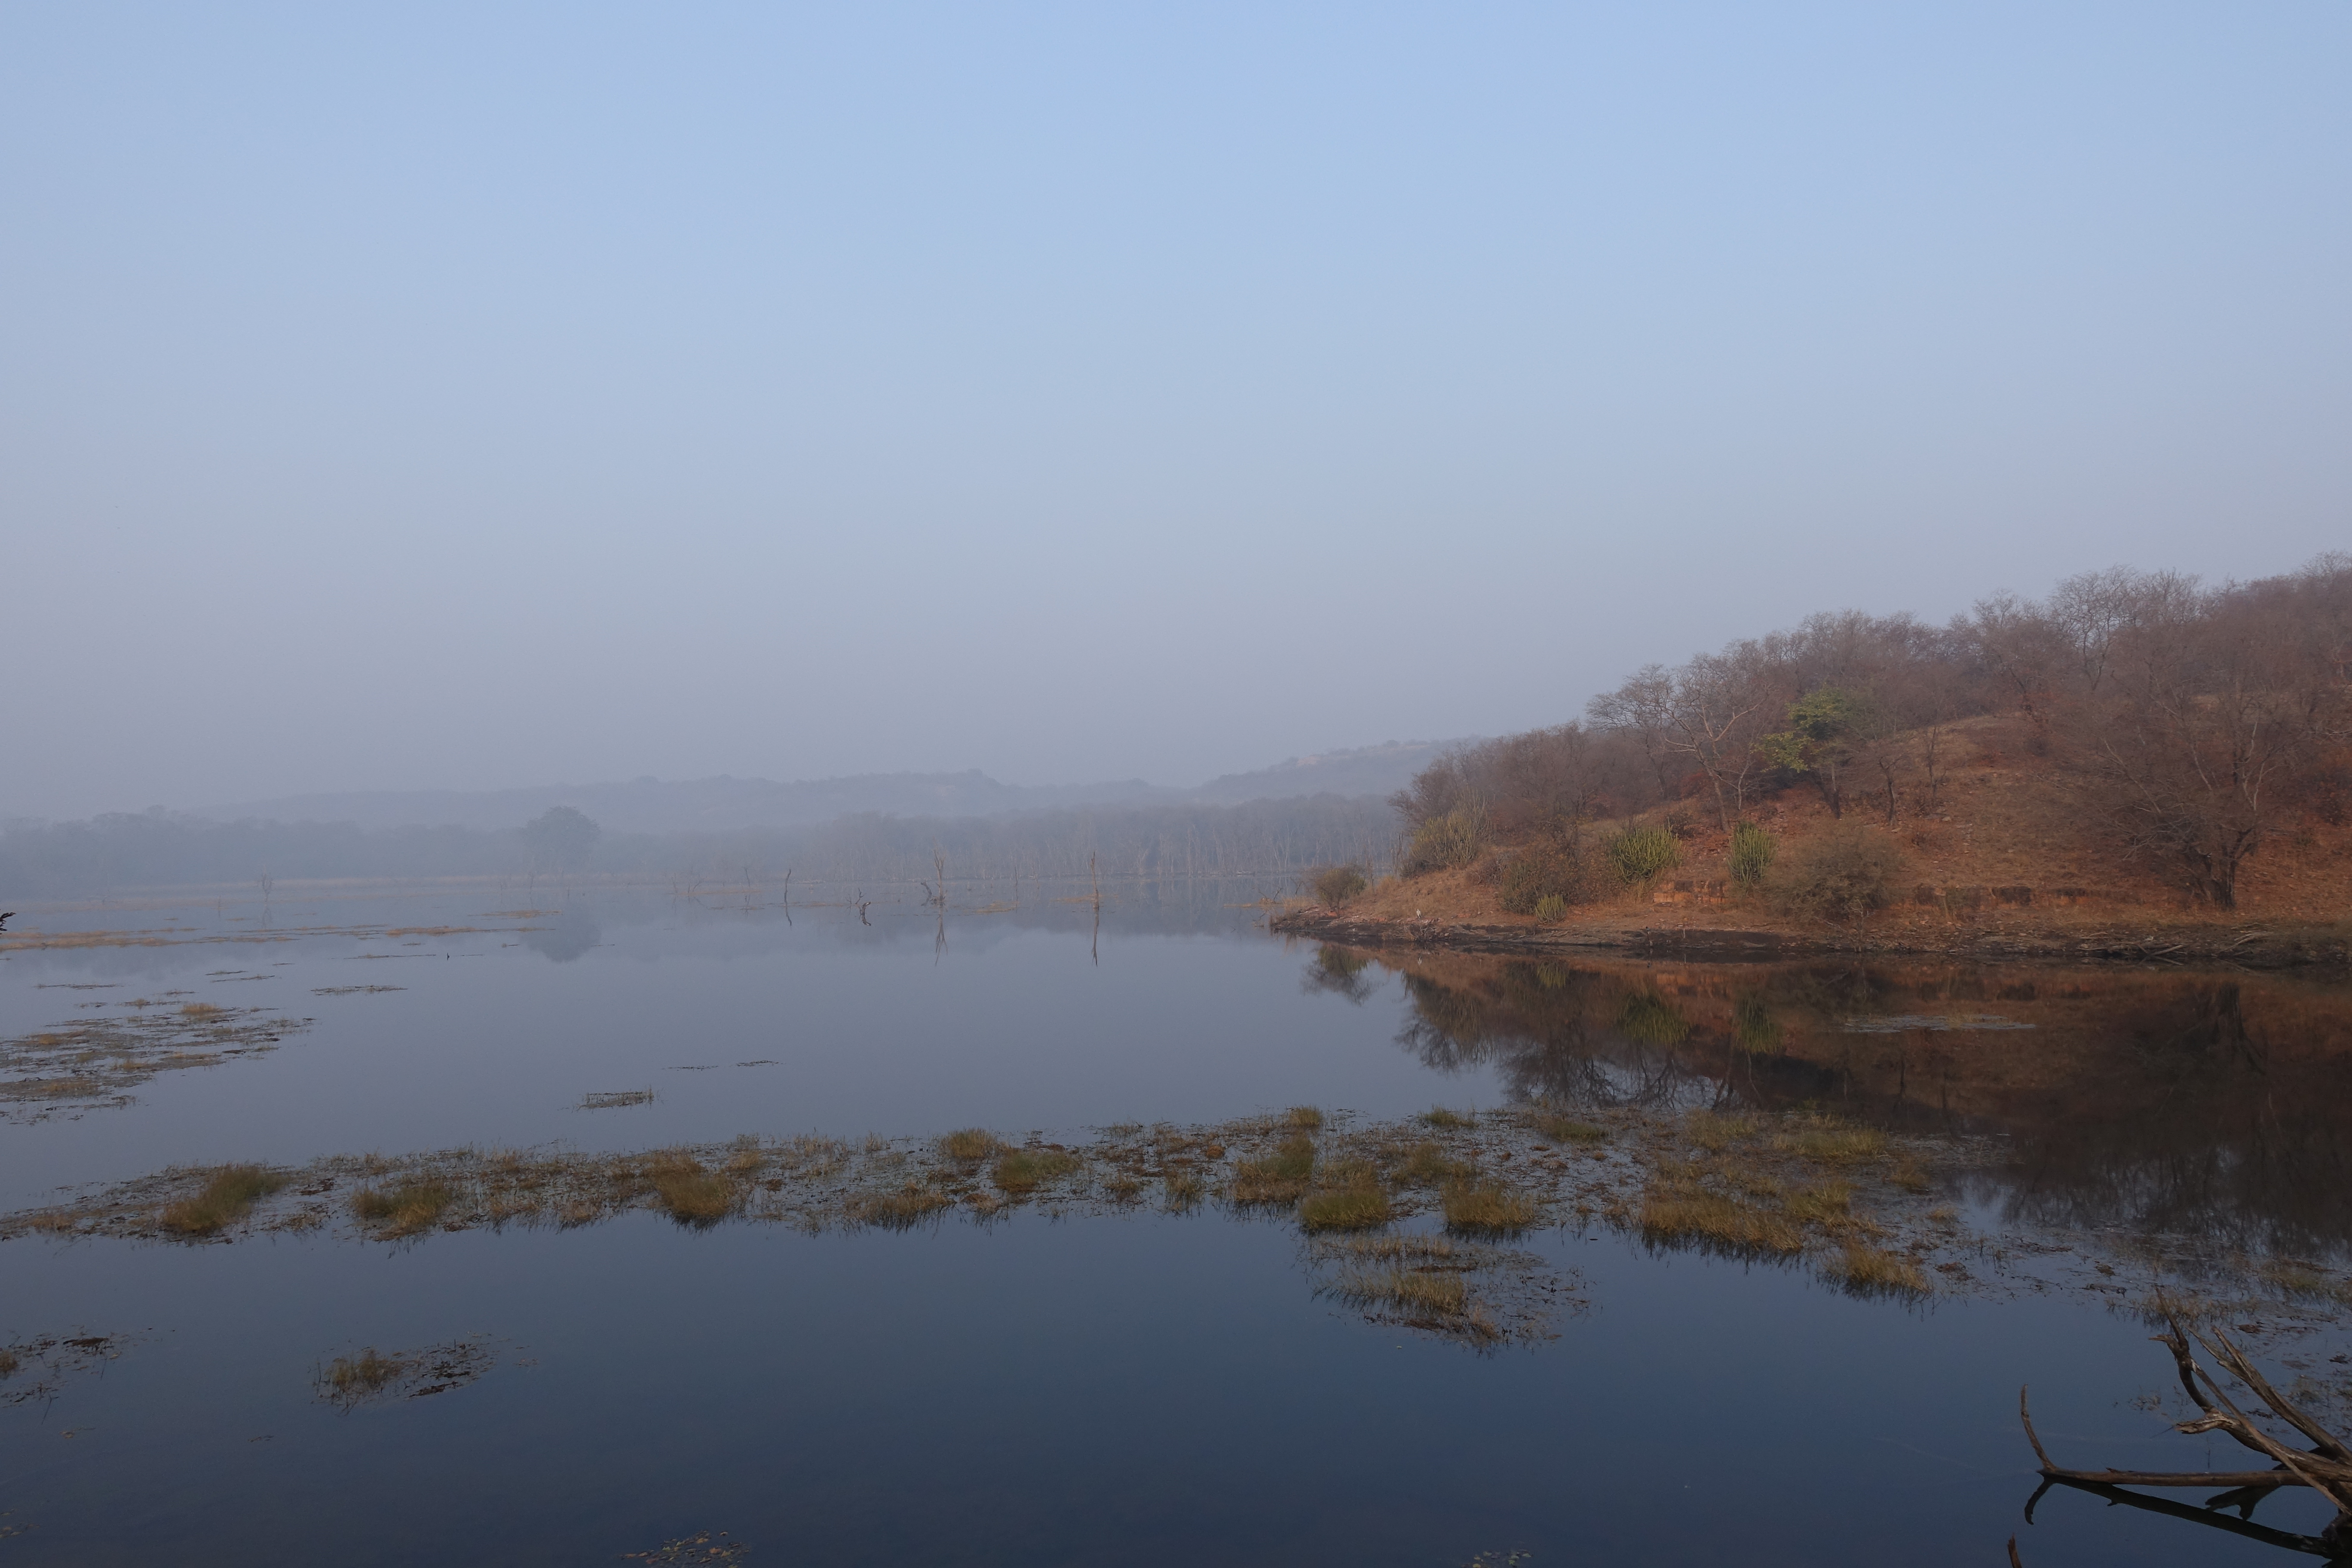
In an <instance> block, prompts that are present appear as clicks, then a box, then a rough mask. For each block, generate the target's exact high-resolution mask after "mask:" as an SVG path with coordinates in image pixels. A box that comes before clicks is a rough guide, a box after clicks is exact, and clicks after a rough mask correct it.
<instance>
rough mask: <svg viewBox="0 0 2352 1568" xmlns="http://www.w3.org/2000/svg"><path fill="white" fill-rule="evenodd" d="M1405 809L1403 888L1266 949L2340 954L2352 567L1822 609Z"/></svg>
mask: <svg viewBox="0 0 2352 1568" xmlns="http://www.w3.org/2000/svg"><path fill="white" fill-rule="evenodd" d="M1397 805H1398V806H1399V808H1400V810H1401V811H1402V813H1403V815H1404V816H1405V818H1406V822H1407V826H1408V836H1407V839H1406V842H1405V843H1404V845H1403V846H1402V849H1401V852H1400V856H1399V874H1398V875H1396V876H1393V877H1389V878H1385V879H1380V880H1378V881H1376V882H1374V883H1373V884H1372V885H1371V886H1370V887H1369V888H1364V889H1360V890H1351V879H1348V878H1344V877H1339V878H1334V879H1330V880H1329V881H1327V882H1324V883H1322V884H1320V886H1319V889H1318V892H1319V898H1320V907H1318V908H1317V909H1313V910H1300V911H1297V912H1295V913H1294V914H1292V915H1291V916H1289V917H1288V918H1286V920H1285V921H1283V927H1284V929H1286V930H1289V931H1297V932H1305V933H1312V934H1322V935H1329V936H1340V937H1345V938H1346V939H1347V940H1350V941H1362V942H1379V941H1410V942H1419V943H1424V944H1429V943H1433V944H1437V945H1450V946H1455V947H1465V948H1486V949H1503V950H1510V949H1527V950H1541V949H1543V948H1546V947H1565V946H1573V945H1595V944H1598V945H1607V946H1621V947H1639V948H1654V947H1656V946H1658V945H1659V944H1660V943H1661V942H1675V943H1680V944H1683V945H1684V946H1685V947H1688V946H1689V945H1690V944H1692V943H1705V944H1712V945H1714V946H1717V947H1718V948H1722V949H1726V950H1740V951H1754V952H1766V951H1772V950H1779V951H1790V950H1796V949H1802V948H1808V947H1811V948H1824V949H1903V950H1913V951H1952V950H1963V949H1965V950H1975V951H1984V952H1994V951H1998V952H2046V953H2052V954H2062V953H2063V954H2077V955H2079V954H2083V953H2092V952H2095V953H2101V954H2106V955H2122V954H2128V955H2137V956H2149V955H2164V954H2173V953H2179V954H2188V953H2202V954H2205V955H2209V956H2213V955H2221V954H2227V955H2229V956H2231V957H2233V958H2237V959H2240V960H2244V961H2250V962H2290V961H2300V960H2304V959H2310V958H2332V959H2335V960H2337V961H2341V960H2342V958H2343V957H2344V954H2345V952H2346V946H2347V935H2352V925H2347V910H2348V908H2352V897H2347V895H2352V809H2347V807H2352V563H2347V562H2346V561H2344V560H2343V559H2342V558H2326V559H2324V560H2323V561H2321V562H2319V563H2314V565H2313V567H2311V568H2309V569H2306V571H2305V572H2304V573H2302V574H2296V575H2295V576H2294V577H2292V578H2285V579H2272V580H2269V581H2266V582H2259V583H2253V584H2230V585H2227V586H2225V587H2223V588H2221V589H2217V590H2210V591H2208V590H2202V589H2200V588H2198V587H2197V586H2196V585H2195V584H2193V583H2190V582H2188V581H2186V580H2183V579H2179V578H2177V577H2169V576H2164V575H2160V574H2133V573H2127V572H2120V571H2118V572H2114V573H2105V574H2096V575H2095V577H2092V578H2088V579H2075V580H2074V581H2072V582H2070V583H2067V584H2061V585H2060V589H2059V591H2058V592H2057V593H2056V594H2053V596H2052V599H2051V601H2050V602H2049V603H2048V604H2045V605H2034V604H2031V603H2025V602H2021V601H2017V600H2014V599H2008V598H2004V599H2002V600H2000V601H1996V602H1990V603H1988V604H1987V605H1980V606H1979V610H1978V613H1977V615H1976V616H1973V617H1962V618H1960V619H1959V620H1958V621H1955V622H1954V623H1953V624H1952V625H1951V626H1948V627H1942V628H1934V627H1927V626H1921V625H1920V624H1918V623H1917V622H1915V621H1912V620H1911V619H1909V618H1908V617H1905V616H1894V617H1888V618H1885V619H1873V618H1871V617H1868V616H1860V615H1855V614H1848V615H1844V616H1816V617H1814V618H1813V619H1811V620H1810V621H1808V622H1806V623H1805V624H1804V625H1803V626H1801V627H1799V628H1797V629H1796V630H1794V631H1791V632H1786V633H1779V634H1775V635H1773V636H1772V637H1765V638H1760V639H1756V640H1752V641H1748V642H1744V643H1738V644H1734V645H1732V647H1729V648H1727V649H1726V650H1724V651H1723V652H1722V653H1719V654H1712V655H1703V656H1700V657H1699V658H1696V659H1694V660H1692V661H1691V663H1690V664H1688V665H1686V666H1685V667H1683V668H1681V669H1678V670H1672V671H1669V670H1665V669H1663V668H1656V667H1653V668H1650V669H1646V670H1643V671H1641V672H1639V673H1638V674H1636V675H1635V676H1634V677H1633V678H1632V679H1629V680H1628V681H1627V682H1626V683H1625V684H1624V686H1622V687H1621V688H1620V689H1618V690H1617V691H1615V692H1612V693H1609V694H1606V695H1604V696H1603V697H1601V698H1598V699H1596V700H1594V701H1593V702H1592V703H1591V705H1590V709H1589V721H1588V722H1586V723H1583V724H1569V725H1563V726H1559V727H1558V728H1556V729H1553V730H1549V731H1532V732H1530V733H1528V734H1524V735H1517V736H1509V737H1506V738H1504V739H1502V740H1499V741H1493V742H1484V743H1482V744H1480V745H1477V746H1473V747H1467V748H1464V749H1461V750H1459V751H1456V752H1453V753H1450V754H1448V755H1447V756H1444V757H1442V758H1440V759H1439V760H1438V761H1437V762H1435V763H1433V764H1432V766H1430V767H1429V768H1426V769H1424V770H1423V773H1421V774H1420V775H1418V776H1417V777H1416V778H1415V780H1414V783H1413V784H1412V787H1411V788H1410V789H1408V790H1406V791H1404V792H1402V793H1401V794H1400V795H1399V796H1398V797H1397ZM1342 906H1344V907H1342Z"/></svg>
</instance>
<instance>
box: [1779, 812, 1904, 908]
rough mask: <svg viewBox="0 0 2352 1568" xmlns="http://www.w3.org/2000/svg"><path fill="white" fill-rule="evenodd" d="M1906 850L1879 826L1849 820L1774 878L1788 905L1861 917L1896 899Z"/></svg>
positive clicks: (1800, 851)
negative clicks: (1898, 878)
mask: <svg viewBox="0 0 2352 1568" xmlns="http://www.w3.org/2000/svg"><path fill="white" fill-rule="evenodd" d="M1902 869H1903V856H1902V853H1901V851H1899V850H1897V849H1896V848H1895V841H1894V840H1893V839H1891V838H1889V837H1886V835H1885V834H1884V833H1881V832H1879V831H1878V830H1877V829H1876V828H1874V827H1864V826H1861V825H1860V824H1858V823H1845V824H1843V825H1841V826H1838V827H1837V828H1835V829H1834V830H1832V832H1830V833H1827V834H1825V835H1823V836H1822V837H1820V838H1817V839H1815V840H1813V842H1811V844H1807V845H1805V846H1803V847H1801V848H1800V849H1798V850H1797V851H1796V852H1795V853H1793V854H1792V855H1791V856H1790V864H1789V865H1788V867H1787V868H1785V869H1784V870H1783V872H1782V873H1781V874H1780V875H1779V876H1778V877H1776V878H1774V879H1773V881H1774V891H1775V892H1776V893H1777V894H1778V895H1779V897H1780V902H1781V903H1782V905H1783V906H1785V907H1786V908H1788V909H1789V910H1792V911H1794V912H1795V913H1798V914H1805V915H1814V916H1818V917H1819V918H1821V919H1822V920H1832V921H1843V920H1859V919H1861V918H1862V917H1863V916H1864V915H1867V914H1869V913H1870V912H1871V911H1872V910H1881V909H1885V907H1886V906H1887V905H1888V904H1889V903H1892V902H1893V901H1894V891H1893V889H1894V887H1895V879H1896V878H1897V877H1898V876H1899V875H1900V874H1901V872H1902Z"/></svg>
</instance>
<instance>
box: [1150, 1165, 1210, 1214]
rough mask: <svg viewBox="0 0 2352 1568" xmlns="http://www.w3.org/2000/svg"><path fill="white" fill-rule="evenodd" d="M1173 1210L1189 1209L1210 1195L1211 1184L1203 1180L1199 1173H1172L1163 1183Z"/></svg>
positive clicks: (1162, 1185)
mask: <svg viewBox="0 0 2352 1568" xmlns="http://www.w3.org/2000/svg"><path fill="white" fill-rule="evenodd" d="M1161 1187H1162V1189H1163V1190H1164V1191H1165V1192H1166V1193H1167V1194H1168V1206H1169V1207H1170V1208H1171V1209H1189V1208H1192V1207H1194V1206H1196V1205H1198V1204H1199V1203H1200V1201H1201V1200H1202V1198H1204V1197H1206V1196H1208V1195H1209V1184H1208V1183H1207V1182H1205V1181H1202V1179H1201V1173H1200V1172H1198V1171H1171V1172H1169V1173H1168V1175H1167V1177H1166V1179H1165V1180H1164V1181H1163V1182H1162V1183H1161Z"/></svg>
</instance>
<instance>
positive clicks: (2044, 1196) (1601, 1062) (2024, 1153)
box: [1310, 950, 2352, 1258]
mask: <svg viewBox="0 0 2352 1568" xmlns="http://www.w3.org/2000/svg"><path fill="white" fill-rule="evenodd" d="M1326 951H1327V952H1328V950H1326ZM1318 970H1319V972H1320V973H1323V974H1326V975H1334V974H1339V973H1345V974H1346V975H1347V976H1348V979H1347V981H1346V983H1345V984H1346V985H1349V986H1353V985H1357V984H1360V983H1361V982H1362V980H1363V974H1362V969H1361V966H1360V965H1358V966H1356V967H1353V968H1349V967H1348V966H1347V964H1346V963H1344V962H1343V961H1342V960H1340V959H1338V958H1333V959H1330V960H1328V961H1326V960H1322V959H1320V958H1318ZM1442 974H1443V977H1441V975H1438V974H1431V973H1421V972H1419V971H1418V970H1408V971H1406V972H1405V973H1404V975H1403V980H1404V986H1405V994H1406V998H1407V1005H1408V1010H1407V1014H1406V1019H1405V1023H1404V1026H1403V1028H1402V1031H1401V1032H1400V1033H1399V1034H1398V1036H1397V1042H1398V1044H1399V1045H1400V1046H1401V1047H1403V1048H1404V1049H1406V1050H1408V1051H1410V1052H1412V1054H1413V1055H1414V1056H1415V1057H1417V1058H1419V1059H1420V1060H1421V1062H1422V1063H1423V1065H1424V1066H1426V1067H1428V1068H1432V1069H1433V1070H1434V1071H1438V1072H1445V1073H1455V1072H1460V1071H1462V1070H1464V1069H1465V1068H1485V1069H1487V1070H1491V1071H1493V1072H1494V1073H1495V1074H1496V1077H1497V1078H1498V1079H1500V1080H1501V1081H1502V1083H1503V1084H1504V1086H1505V1088H1506V1089H1507V1091H1508V1092H1509V1094H1510V1095H1511V1096H1512V1098H1514V1099H1515V1100H1547V1101H1550V1102H1554V1103H1561V1104H1576V1105H1591V1106H1634V1107H1647V1108H1654V1109H1674V1108H1680V1107H1687V1106H1693V1105H1716V1106H1745V1107H1751V1108H1754V1109H1758V1110H1788V1109H1793V1108H1798V1107H1811V1108H1823V1109H1830V1110H1835V1111H1837V1112H1838V1113H1839V1114H1842V1115H1844V1116H1847V1117H1849V1118H1852V1119H1853V1120H1856V1121H1866V1122H1870V1123H1872V1124H1874V1125H1879V1126H1884V1127H1887V1128H1890V1129H1895V1130H1899V1131H1949V1132H1995V1133H2002V1134H2006V1135H2007V1136H2008V1137H2009V1138H2010V1140H2011V1145H2010V1147H2011V1151H2012V1154H2011V1157H2010V1158H2009V1159H2008V1160H2006V1161H2004V1162H2003V1163H2002V1164H2001V1165H2000V1166H1999V1167H1998V1168H1997V1169H1995V1170H1991V1171H1989V1172H1987V1173H1985V1175H1984V1176H1983V1177H1982V1178H1981V1179H1980V1180H1979V1183H1978V1186H1977V1195H1978V1196H1979V1199H1980V1200H1982V1201H1985V1202H1988V1203H1993V1204H1998V1205H2000V1206H2002V1207H2003V1208H2004V1209H2005V1211H2006V1212H2007V1213H2008V1215H2010V1217H2011V1218H2012V1219H2017V1220H2021V1221H2029V1222H2034V1223H2041V1224H2049V1225H2056V1226H2069V1227H2075V1228H2101V1227H2121V1228H2126V1229H2130V1230H2140V1231H2165V1232H2170V1233H2174V1234H2179V1235H2187V1236H2191V1237H2201V1238H2204V1239H2206V1240H2208V1241H2210V1242H2213V1243H2217V1244H2221V1245H2225V1246H2232V1247H2245V1248H2247V1249H2249V1250H2257V1251H2262V1252H2270V1253H2283V1254H2289V1255H2299V1256H2307V1257H2312V1258H2319V1257H2324V1256H2333V1255H2340V1254H2342V1253H2345V1252H2347V1251H2352V990H2347V987H2345V986H2343V985H2341V984H2333V985H2331V984H2315V983H2313V982H2311V981H2309V980H2308V979H2285V978H2272V977H2246V978H2225V977H2207V976H2197V975H2189V974H2172V975H2150V976H2139V975H2135V974H2128V973H2091V974H2088V975H2075V976H2072V977H2070V976H2069V975H2067V974H2064V973H2051V972H2039V971H2037V972H2032V973H2005V972H2003V971H2002V970H2000V968H1998V967H1994V966H1977V967H1973V968H1964V967H1959V966H1927V965H1923V966H1920V967H1919V968H1917V969H1915V970H1911V971H1903V970H1898V969H1889V968H1873V967H1865V966H1861V965H1851V964H1822V965H1811V966H1805V967H1790V968H1779V969H1764V968H1760V967H1758V968H1748V969H1741V968H1735V967H1731V966H1707V965H1686V966H1680V967H1678V968H1676V969H1675V971H1673V972H1672V973H1671V974H1666V973H1658V972H1654V971H1647V970H1643V969H1642V968H1639V967H1635V966H1631V965H1629V966H1625V967H1623V968H1621V969H1616V970H1609V969H1601V968H1576V967H1572V966H1570V965H1567V964H1559V963H1540V964H1539V963H1524V962H1512V963H1493V964H1489V965H1486V966H1484V967H1479V966H1475V965H1472V964H1462V965H1457V966H1454V968H1453V969H1451V970H1449V971H1445V972H1442ZM1310 979H1311V976H1310ZM1325 984H1326V988H1331V989H1342V994H1353V993H1349V992H1347V991H1345V990H1344V989H1343V988H1342V987H1341V985H1340V984H1339V982H1337V981H1330V982H1327V983H1325ZM2036 1003H2039V1004H2040V1007H2039V1010H2038V1012H2037V1014H2036V1027H2034V1028H2033V1029H2031V1030H2019V1031H2015V1032H2011V1033H2008V1034H2001V1035H1993V1034H1987V1033H1979V1032H1972V1031H1969V1030H1967V1029H1935V1028H1931V1027H1922V1028H1919V1029H1916V1030H1909V1031H1898V1032H1894V1033H1856V1032H1853V1030H1852V1029H1851V1027H1850V1026H1851V1023H1852V1021H1853V1020H1854V1019H1856V1018H1877V1019H1882V1020H1885V1019H1895V1018H1900V1017H1905V1016H1911V1015H1914V1014H1916V1015H1920V1016H1937V1015H1938V1014H1941V1013H1947V1012H1958V1013H1969V1012H1972V1011H1980V1010H1986V1009H1988V1008H1990V1009H1993V1010H1997V1009H1999V1008H2000V1006H2001V1005H2004V1004H2007V1005H2011V1007H2012V1008H2014V1007H2016V1006H2018V1005H2031V1004H2036Z"/></svg>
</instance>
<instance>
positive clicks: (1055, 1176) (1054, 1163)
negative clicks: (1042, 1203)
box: [988, 1146, 1084, 1193]
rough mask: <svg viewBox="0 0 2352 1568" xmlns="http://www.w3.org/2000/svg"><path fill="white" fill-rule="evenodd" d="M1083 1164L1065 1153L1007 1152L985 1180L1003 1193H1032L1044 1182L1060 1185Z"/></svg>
mask: <svg viewBox="0 0 2352 1568" xmlns="http://www.w3.org/2000/svg"><path fill="white" fill-rule="evenodd" d="M1082 1163H1084V1162H1083V1161H1081V1160H1080V1159H1079V1158H1078V1157H1077V1156H1076V1154H1073V1153H1071V1152H1069V1151H1068V1150H1066V1149H1059V1148H1054V1147H1051V1146H1048V1147H1046V1148H1043V1149H1007V1150H1006V1151H1005V1152H1003V1153H1002V1154H1000V1155H998V1156H997V1159H996V1163H995V1165H994V1166H992V1168H991V1169H990V1171H989V1173H988V1179H989V1180H990V1181H991V1182H992V1183H993V1184H995V1186H996V1190H997V1191H999V1192H1003V1193H1034V1192H1035V1191H1036V1190H1037V1189H1038V1188H1039V1187H1041V1186H1044V1185H1045V1184H1046V1183H1047V1182H1053V1181H1059V1180H1060V1179H1061V1178H1062V1177H1064V1176H1066V1175H1068V1174H1069V1173H1071V1172H1073V1171H1076V1169H1077V1168H1078V1167H1079V1165H1080V1164H1082Z"/></svg>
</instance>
